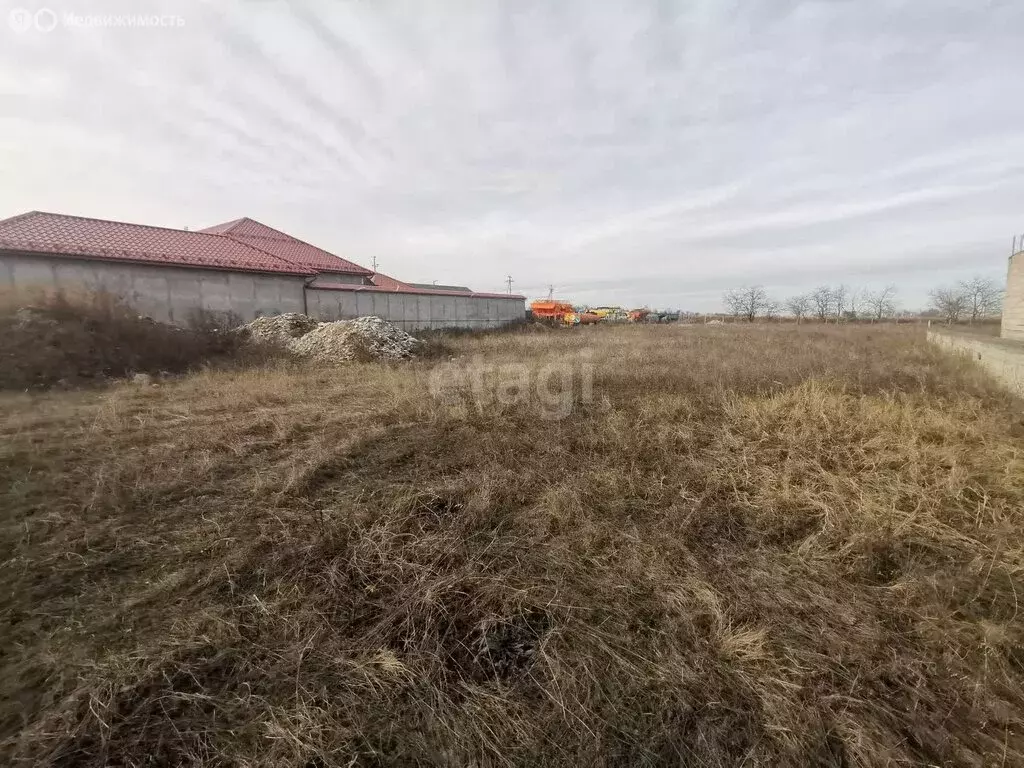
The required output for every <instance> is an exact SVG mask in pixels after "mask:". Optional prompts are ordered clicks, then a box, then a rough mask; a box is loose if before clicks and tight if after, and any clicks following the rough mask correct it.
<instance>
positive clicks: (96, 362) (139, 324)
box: [0, 291, 252, 389]
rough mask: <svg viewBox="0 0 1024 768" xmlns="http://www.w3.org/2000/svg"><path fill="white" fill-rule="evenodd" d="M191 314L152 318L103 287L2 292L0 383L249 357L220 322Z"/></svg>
mask: <svg viewBox="0 0 1024 768" xmlns="http://www.w3.org/2000/svg"><path fill="white" fill-rule="evenodd" d="M197 320H198V322H196V323H194V324H193V327H190V328H187V329H184V328H177V327H175V326H171V325H166V324H164V323H158V322H156V321H155V320H152V319H150V318H147V317H142V316H140V315H139V314H138V313H137V312H135V311H134V310H132V309H131V308H130V307H129V306H128V305H127V304H126V303H125V302H124V301H122V300H121V299H119V298H118V297H116V296H114V295H112V294H109V293H105V292H88V293H84V292H83V293H69V292H64V291H57V292H52V293H42V292H40V293H36V294H34V295H29V294H25V293H11V294H7V295H5V296H4V297H3V300H2V301H0V388H3V389H46V388H49V387H54V386H81V385H86V384H90V383H99V382H102V381H105V380H107V379H111V378H119V377H124V376H128V375H131V374H133V373H150V374H159V373H181V372H184V371H187V370H189V369H192V368H195V367H197V366H199V365H202V364H204V363H208V362H213V361H224V360H231V359H235V358H237V357H239V356H240V355H244V356H247V357H251V356H252V352H250V351H247V350H246V351H243V346H244V344H243V340H242V339H241V338H240V337H239V336H238V334H235V333H232V332H229V331H227V330H224V328H225V326H224V325H223V324H220V325H219V324H217V323H216V322H213V321H212V320H211V318H203V317H199V316H197Z"/></svg>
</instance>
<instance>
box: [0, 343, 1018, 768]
mask: <svg viewBox="0 0 1024 768" xmlns="http://www.w3.org/2000/svg"><path fill="white" fill-rule="evenodd" d="M447 343H448V344H450V345H451V347H452V348H453V349H454V350H455V355H456V360H455V363H454V364H451V365H449V366H448V367H449V368H452V369H453V371H454V372H453V371H449V373H450V374H451V375H452V376H454V375H455V374H456V373H458V371H457V370H455V369H458V368H459V367H460V366H462V365H463V364H466V363H472V364H473V365H474V366H475V368H474V370H479V371H480V372H479V373H473V372H470V373H468V374H466V375H465V377H464V380H462V383H461V384H460V383H459V382H458V380H456V379H454V378H453V379H446V378H443V375H442V374H438V373H436V372H435V373H432V371H433V370H434V369H435V366H434V365H433V364H430V363H426V362H422V363H414V364H411V365H403V366H387V365H381V364H352V365H349V366H347V367H341V368H336V369H329V368H316V367H310V366H289V365H283V364H279V365H278V367H276V368H274V367H271V368H259V369H253V370H248V371H238V372H231V371H215V372H205V373H198V374H194V375H189V376H186V377H183V378H180V379H177V380H175V381H170V382H165V383H162V384H161V385H160V386H158V387H139V386H134V385H131V384H118V385H114V386H112V387H109V388H105V389H99V390H93V391H87V392H73V391H72V392H54V393H49V394H32V395H29V394H6V395H2V396H0V429H2V436H0V471H2V483H0V489H2V490H0V492H2V497H0V510H2V512H0V525H2V547H3V553H2V557H0V563H2V564H0V574H2V575H0V578H2V590H0V600H2V601H3V603H2V609H0V622H2V635H3V638H4V643H3V659H2V668H0V669H2V671H0V763H2V764H4V765H19V764H24V765H33V766H36V765H41V766H164V765H166V766H172V765H209V766H268V767H269V766H295V767H296V768H307V767H308V768H321V767H326V766H413V765H418V766H504V765H508V766H656V765H684V766H740V765H743V766H810V765H820V766H860V765H869V766H910V765H915V766H916V765H943V766H947V765H949V766H1000V765H1005V766H1014V765H1017V766H1019V765H1022V764H1024V722H1022V720H1024V614H1022V611H1024V605H1022V604H1021V602H1022V601H1024V418H1022V411H1021V404H1020V402H1019V401H1015V400H1013V399H1012V398H1010V397H1009V396H1008V395H1005V394H1003V393H1001V392H1000V391H999V390H997V389H996V388H995V387H994V386H993V385H992V384H991V383H990V382H989V380H988V379H987V378H985V376H984V375H983V374H982V373H981V372H980V371H978V370H975V369H974V368H973V367H972V366H971V365H970V364H969V363H967V362H965V361H961V360H956V359H952V358H948V359H947V358H945V357H943V356H942V355H941V354H940V353H939V352H938V351H936V350H933V349H931V348H929V347H928V346H927V345H926V343H925V342H924V340H923V334H922V333H921V332H920V331H919V330H914V329H904V328H881V327H867V326H861V327H854V328H846V327H839V328H836V327H827V328H823V327H820V326H815V325H804V326H800V327H796V326H789V327H779V326H774V327H758V326H751V327H737V326H730V327H717V328H716V327H678V326H655V327H621V328H582V329H577V330H576V331H561V332H547V333H527V332H520V333H509V334H488V335H480V336H465V337H454V338H452V339H451V340H449V341H448V342H447ZM588 350H589V352H588ZM514 363H522V364H525V366H526V367H525V368H522V367H519V368H508V369H502V368H495V367H494V366H500V365H506V364H514ZM482 369H486V370H482ZM524 371H525V374H524ZM565 371H568V373H566V374H565V375H564V376H563V373H562V372H565ZM513 374H514V375H513ZM591 374H592V380H591V379H588V377H589V376H590V375H591ZM444 375H447V374H444ZM523 376H525V381H526V384H525V385H523V381H524V380H523V379H522V378H521V377H523ZM510 378H512V379H519V384H515V383H514V382H513V383H512V384H510V383H509V382H508V379H510ZM538 380H539V381H540V389H538V384H537V382H538ZM440 385H443V386H440ZM564 385H571V398H570V399H568V400H566V399H563V398H562V397H561V395H559V392H558V388H559V387H560V386H564ZM431 391H433V392H434V395H431V394H430V393H431ZM567 397H568V395H567ZM566 406H568V407H566Z"/></svg>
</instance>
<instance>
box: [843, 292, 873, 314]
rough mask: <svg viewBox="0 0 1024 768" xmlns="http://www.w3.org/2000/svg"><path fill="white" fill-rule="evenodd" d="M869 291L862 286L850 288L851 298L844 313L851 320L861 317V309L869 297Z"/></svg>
mask: <svg viewBox="0 0 1024 768" xmlns="http://www.w3.org/2000/svg"><path fill="white" fill-rule="evenodd" d="M867 293H868V292H867V291H866V290H862V289H860V288H852V289H850V299H849V301H848V302H847V304H846V311H845V312H844V313H843V314H845V315H846V316H847V317H848V318H849V319H851V320H857V319H859V318H860V310H859V309H858V308H859V307H861V306H862V305H863V302H864V300H865V299H866V298H867Z"/></svg>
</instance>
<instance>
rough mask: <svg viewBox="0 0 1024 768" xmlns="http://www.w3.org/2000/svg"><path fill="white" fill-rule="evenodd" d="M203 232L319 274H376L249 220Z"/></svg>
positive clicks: (207, 229)
mask: <svg viewBox="0 0 1024 768" xmlns="http://www.w3.org/2000/svg"><path fill="white" fill-rule="evenodd" d="M199 231H200V232H204V233H208V234H212V235H223V236H225V237H230V238H231V239H232V240H237V241H238V242H240V243H245V244H246V245H251V246H253V247H254V248H259V249H260V250H261V251H266V252H267V253H269V254H272V255H274V256H276V257H277V258H279V259H284V260H285V261H288V262H291V263H292V264H298V265H301V266H304V267H310V268H312V269H315V270H316V271H317V272H343V273H346V274H354V275H364V276H366V277H369V276H370V275H372V274H373V272H371V271H370V270H369V269H366V268H365V267H361V266H359V265H358V264H355V263H353V262H351V261H346V260H345V259H342V258H340V257H338V256H335V255H334V254H333V253H328V252H327V251H325V250H323V249H322V248H317V247H316V246H315V245H310V244H309V243H306V242H303V241H302V240H299V239H298V238H296V237H292V236H291V235H287V234H285V233H284V232H281V231H279V230H276V229H274V228H273V227H268V226H267V225H266V224H260V223H259V222H258V221H253V220H252V219H248V218H242V219H235V220H234V221H227V222H225V223H223V224H217V225H216V226H213V227H208V228H206V229H201V230H199Z"/></svg>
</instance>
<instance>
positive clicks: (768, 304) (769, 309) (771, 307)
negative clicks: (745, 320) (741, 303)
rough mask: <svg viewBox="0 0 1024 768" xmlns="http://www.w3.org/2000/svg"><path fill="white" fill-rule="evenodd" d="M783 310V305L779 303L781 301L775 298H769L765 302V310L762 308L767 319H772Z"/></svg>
mask: <svg viewBox="0 0 1024 768" xmlns="http://www.w3.org/2000/svg"><path fill="white" fill-rule="evenodd" d="M781 311H782V305H781V304H779V302H777V301H776V300H775V299H768V300H767V301H765V303H764V310H762V314H763V315H764V319H765V320H771V319H772V318H773V317H776V316H777V315H778V314H779V313H780V312H781Z"/></svg>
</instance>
